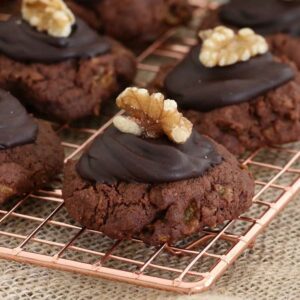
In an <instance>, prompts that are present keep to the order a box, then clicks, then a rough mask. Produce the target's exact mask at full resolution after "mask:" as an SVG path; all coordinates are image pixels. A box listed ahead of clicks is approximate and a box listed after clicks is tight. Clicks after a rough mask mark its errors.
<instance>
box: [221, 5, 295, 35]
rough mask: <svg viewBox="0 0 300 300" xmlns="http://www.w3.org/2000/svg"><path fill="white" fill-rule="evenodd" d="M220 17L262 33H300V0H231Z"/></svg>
mask: <svg viewBox="0 0 300 300" xmlns="http://www.w3.org/2000/svg"><path fill="white" fill-rule="evenodd" d="M220 18H221V20H222V21H223V22H224V23H225V24H227V25H232V26H236V27H251V28H253V29H254V30H255V31H256V32H258V33H260V34H274V33H280V32H283V33H289V34H291V35H295V36H299V35H300V2H299V1H295V0H294V1H284V0H248V1H247V0H231V1H230V2H229V3H228V4H225V5H223V6H222V7H221V9H220Z"/></svg>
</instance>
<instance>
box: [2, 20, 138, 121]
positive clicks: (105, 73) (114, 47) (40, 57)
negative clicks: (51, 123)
mask: <svg viewBox="0 0 300 300" xmlns="http://www.w3.org/2000/svg"><path fill="white" fill-rule="evenodd" d="M73 30H74V32H73V33H72V34H71V35H70V36H69V37H66V38H56V37H52V36H49V35H47V34H46V33H44V32H38V31H36V30H35V28H33V27H31V26H30V25H29V24H27V23H26V22H25V21H24V20H22V19H20V18H19V17H11V18H10V19H8V20H6V21H0V87H1V88H4V89H7V90H9V91H10V92H11V93H13V94H14V95H15V96H17V97H18V98H19V99H20V100H21V101H22V102H23V103H25V104H26V105H28V106H29V107H33V108H34V110H36V111H38V112H39V113H41V114H43V115H46V116H47V117H50V118H53V119H56V120H59V121H63V122H69V121H72V120H75V119H79V118H82V117H85V116H89V115H92V114H97V113H98V112H99V109H100V104H101V103H104V102H105V101H107V100H109V99H110V97H111V96H113V95H114V94H115V93H117V92H118V91H119V90H120V89H121V88H122V87H124V86H125V85H126V84H129V83H130V82H131V81H132V80H133V78H134V76H135V72H136V61H135V58H134V55H133V54H132V53H131V52H130V51H129V50H127V49H126V48H124V47H123V46H121V45H120V44H119V43H118V42H116V41H114V40H112V39H110V38H107V37H101V36H99V35H98V33H96V32H95V31H94V30H92V29H91V28H89V27H88V26H87V25H86V24H85V23H84V22H83V21H82V20H80V19H77V23H76V27H75V29H73Z"/></svg>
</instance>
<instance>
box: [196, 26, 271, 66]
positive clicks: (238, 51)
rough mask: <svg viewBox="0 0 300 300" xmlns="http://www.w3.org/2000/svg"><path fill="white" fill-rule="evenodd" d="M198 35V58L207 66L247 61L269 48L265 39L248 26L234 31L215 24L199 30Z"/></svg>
mask: <svg viewBox="0 0 300 300" xmlns="http://www.w3.org/2000/svg"><path fill="white" fill-rule="evenodd" d="M199 36H200V37H201V39H202V40H203V45H202V49H201V52H200V56H199V59H200V62H201V63H202V64H203V65H204V66H206V67H208V68H212V67H216V66H220V67H223V66H228V65H233V64H235V63H237V62H241V61H247V60H249V59H250V58H251V57H254V56H257V55H260V54H264V53H266V52H267V51H268V49H269V47H268V44H267V42H266V40H265V39H264V38H263V37H262V36H260V35H258V34H256V33H255V32H254V31H253V30H252V29H250V28H242V29H240V30H239V31H238V32H237V33H235V32H234V31H233V30H232V29H229V28H227V27H225V26H217V27H215V28H214V29H209V30H204V31H200V33H199Z"/></svg>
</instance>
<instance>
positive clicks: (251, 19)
mask: <svg viewBox="0 0 300 300" xmlns="http://www.w3.org/2000/svg"><path fill="white" fill-rule="evenodd" d="M217 25H226V26H230V27H232V28H242V27H250V28H252V29H254V30H255V31H256V32H258V33H260V34H263V35H265V36H266V37H267V39H268V41H269V43H270V46H271V47H272V51H273V53H275V54H277V55H279V56H281V55H286V56H287V57H288V58H289V59H290V60H292V61H294V62H295V63H296V65H297V66H298V68H300V55H299V53H298V52H297V51H294V49H297V48H299V47H300V3H299V1H284V0H264V1H260V0H254V1H253V0H251V1H244V0H231V1H230V2H229V3H227V4H224V5H222V6H221V7H220V8H218V9H217V10H214V11H209V12H208V14H207V15H206V17H205V18H204V20H203V22H202V23H201V26H200V30H203V29H209V28H214V27H215V26H217Z"/></svg>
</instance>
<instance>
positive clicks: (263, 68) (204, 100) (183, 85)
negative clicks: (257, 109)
mask: <svg viewBox="0 0 300 300" xmlns="http://www.w3.org/2000/svg"><path fill="white" fill-rule="evenodd" d="M200 48H201V46H196V47H194V48H193V49H192V50H191V52H190V53H189V54H188V55H187V56H186V57H185V59H184V60H183V61H182V62H181V63H179V64H178V65H177V66H176V67H175V68H174V69H173V70H172V71H171V72H170V73H169V74H168V75H167V77H166V79H165V82H164V85H165V90H166V93H167V96H168V97H170V98H173V99H176V100H177V103H178V105H179V106H180V107H181V108H183V109H194V110H198V111H203V112H206V111H210V110H213V109H216V108H219V107H224V106H228V105H233V104H237V103H242V102H246V101H249V100H252V99H254V98H256V97H258V96H260V95H263V94H265V93H266V92H268V91H269V90H272V89H274V88H276V87H278V86H280V85H283V84H284V83H286V82H288V81H289V80H291V79H293V77H294V71H293V70H292V69H291V68H290V67H289V66H288V65H287V64H282V63H278V62H275V61H274V59H273V57H272V55H271V54H270V53H267V54H264V55H262V56H257V57H255V58H252V59H250V60H249V61H247V62H240V63H237V64H235V65H232V66H227V67H215V68H206V67H205V66H203V65H202V64H201V62H200V61H199V53H200Z"/></svg>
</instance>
